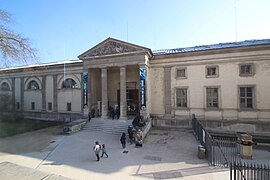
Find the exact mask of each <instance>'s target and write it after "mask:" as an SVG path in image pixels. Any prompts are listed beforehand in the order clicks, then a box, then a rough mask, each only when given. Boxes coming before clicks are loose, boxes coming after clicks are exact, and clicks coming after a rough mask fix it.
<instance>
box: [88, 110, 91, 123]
mask: <svg viewBox="0 0 270 180" xmlns="http://www.w3.org/2000/svg"><path fill="white" fill-rule="evenodd" d="M88 121H89V122H90V121H91V112H89V113H88Z"/></svg>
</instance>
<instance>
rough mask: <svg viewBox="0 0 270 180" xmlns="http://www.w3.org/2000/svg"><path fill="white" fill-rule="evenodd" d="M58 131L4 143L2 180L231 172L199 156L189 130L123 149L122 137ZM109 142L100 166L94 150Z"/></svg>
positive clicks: (162, 133) (195, 179)
mask: <svg viewBox="0 0 270 180" xmlns="http://www.w3.org/2000/svg"><path fill="white" fill-rule="evenodd" d="M58 130H59V128H55V129H54V128H49V129H46V130H41V131H36V132H32V133H26V134H23V135H17V136H14V137H9V138H3V139H0V151H1V154H0V179H4V180H5V179H12V177H13V179H14V178H15V179H65V178H70V179H110V180H111V179H126V180H128V179H171V178H174V179H190V180H191V179H192V180H199V179H207V180H208V179H210V180H211V179H218V180H223V179H224V180H225V179H226V180H227V179H228V178H229V170H228V169H221V168H213V167H209V166H208V164H207V162H206V161H204V160H200V159H198V158H197V142H196V140H195V138H194V136H193V134H192V133H191V131H190V130H187V129H180V130H170V131H166V130H152V131H151V132H150V133H149V135H148V136H147V138H146V140H145V143H144V145H143V147H142V148H135V147H134V145H127V147H126V149H122V148H121V145H120V141H119V139H120V137H119V136H118V135H110V134H103V133H102V132H88V131H80V132H78V133H76V134H73V135H67V136H63V135H59V134H58V133H57V132H56V131H58ZM96 140H98V141H100V142H101V143H105V144H107V153H108V155H109V158H102V159H101V161H99V162H97V161H96V159H95V154H94V152H93V150H92V147H93V145H94V142H95V141H96Z"/></svg>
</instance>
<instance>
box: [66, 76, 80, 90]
mask: <svg viewBox="0 0 270 180" xmlns="http://www.w3.org/2000/svg"><path fill="white" fill-rule="evenodd" d="M62 88H63V89H75V88H77V83H76V81H75V80H74V79H72V78H67V79H65V80H64V81H63V83H62Z"/></svg>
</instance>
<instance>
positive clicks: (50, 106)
mask: <svg viewBox="0 0 270 180" xmlns="http://www.w3.org/2000/svg"><path fill="white" fill-rule="evenodd" d="M51 110H52V103H51V102H49V103H48V111H51Z"/></svg>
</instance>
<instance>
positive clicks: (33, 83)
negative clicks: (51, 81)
mask: <svg viewBox="0 0 270 180" xmlns="http://www.w3.org/2000/svg"><path fill="white" fill-rule="evenodd" d="M27 89H31V90H36V89H39V85H38V83H37V82H36V81H34V80H32V81H30V82H29V84H28V87H27Z"/></svg>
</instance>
